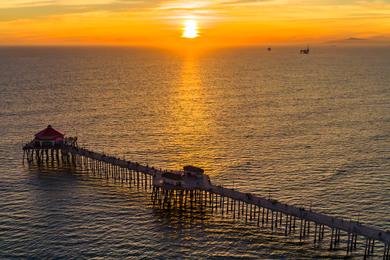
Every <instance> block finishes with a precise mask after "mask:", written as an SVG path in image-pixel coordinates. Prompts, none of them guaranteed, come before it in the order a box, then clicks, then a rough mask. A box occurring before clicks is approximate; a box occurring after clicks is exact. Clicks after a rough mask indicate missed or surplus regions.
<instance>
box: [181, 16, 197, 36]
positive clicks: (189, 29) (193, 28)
mask: <svg viewBox="0 0 390 260" xmlns="http://www.w3.org/2000/svg"><path fill="white" fill-rule="evenodd" d="M182 37H183V38H187V39H195V38H197V37H199V32H198V22H197V21H196V20H193V19H191V20H186V21H184V27H183V34H182Z"/></svg>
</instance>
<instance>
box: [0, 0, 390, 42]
mask: <svg viewBox="0 0 390 260" xmlns="http://www.w3.org/2000/svg"><path fill="white" fill-rule="evenodd" d="M0 35H1V37H0V45H137V46H153V47H178V46H189V45H190V46H195V45H197V46H236V45H237V46H240V45H267V44H303V43H329V42H330V43H332V42H342V41H344V42H351V43H352V42H360V43H362V42H377V43H382V44H387V45H388V44H389V43H390V41H389V39H390V0H373V1H369V0H360V1H358V0H344V1H341V0H316V1H309V0H214V1H211V0H209V1H207V0H199V1H183V0H179V1H176V0H168V1H159V0H1V1H0ZM187 36H189V37H187ZM347 39H348V40H347Z"/></svg>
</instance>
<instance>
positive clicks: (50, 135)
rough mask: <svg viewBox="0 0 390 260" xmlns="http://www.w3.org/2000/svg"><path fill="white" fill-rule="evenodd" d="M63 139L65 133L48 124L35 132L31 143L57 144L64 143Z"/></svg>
mask: <svg viewBox="0 0 390 260" xmlns="http://www.w3.org/2000/svg"><path fill="white" fill-rule="evenodd" d="M64 140H65V135H64V134H63V133H61V132H59V131H58V130H56V129H54V128H53V127H52V126H51V125H48V126H47V127H46V128H45V129H43V130H42V131H40V132H38V133H36V134H35V138H34V140H33V143H34V145H37V146H41V147H45V146H57V145H62V144H64Z"/></svg>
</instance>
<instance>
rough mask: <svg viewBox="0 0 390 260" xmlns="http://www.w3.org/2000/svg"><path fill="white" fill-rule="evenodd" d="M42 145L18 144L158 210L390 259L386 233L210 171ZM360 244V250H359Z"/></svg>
mask: <svg viewBox="0 0 390 260" xmlns="http://www.w3.org/2000/svg"><path fill="white" fill-rule="evenodd" d="M72 140H73V141H72V142H64V143H62V144H51V145H47V144H45V145H42V144H37V143H36V142H31V143H29V144H26V145H25V146H24V147H23V152H24V154H23V155H24V156H23V158H24V159H26V160H27V161H28V162H29V163H38V164H45V163H52V164H64V163H65V164H72V165H75V166H77V167H82V168H83V169H85V170H87V171H90V172H92V173H94V174H98V175H99V176H101V177H102V178H113V179H115V180H117V179H118V180H120V181H122V182H128V183H133V184H136V185H138V186H140V187H144V188H145V189H150V190H151V198H152V201H153V205H155V206H156V207H160V208H162V209H169V210H175V209H178V210H185V209H186V208H191V209H192V208H198V209H200V210H204V211H207V212H210V214H220V215H221V216H223V217H228V218H232V219H234V220H239V221H245V223H248V224H253V225H257V226H258V227H261V228H270V229H271V230H274V231H276V232H280V233H282V234H284V235H285V236H288V235H291V236H294V237H298V234H299V240H300V241H309V240H313V243H314V244H315V245H319V244H322V245H323V244H324V243H328V245H329V250H345V252H346V256H347V257H348V256H351V255H353V254H354V255H355V254H356V253H355V251H357V250H358V249H359V248H360V251H361V253H360V255H361V256H362V257H363V258H364V259H367V258H376V259H377V258H381V259H386V260H390V232H388V231H383V230H380V229H377V228H374V227H369V226H366V225H363V224H361V223H358V222H355V221H348V220H343V219H341V218H335V217H332V216H328V215H325V214H321V213H317V212H314V211H311V210H307V209H304V208H300V207H296V206H293V205H287V204H283V203H281V202H278V201H276V200H273V199H270V198H262V197H259V196H255V195H253V194H249V193H242V192H240V191H238V190H234V189H229V188H224V187H222V186H216V185H213V184H212V182H211V180H210V178H209V176H207V175H206V174H201V175H199V176H198V177H191V176H187V175H185V174H184V171H166V170H162V169H156V168H154V167H149V166H147V165H141V164H139V163H136V162H131V161H128V160H125V159H120V158H117V157H115V156H109V155H105V154H103V153H97V152H93V151H90V150H88V149H86V148H81V147H79V146H78V145H77V143H76V142H74V139H72ZM76 140H77V139H76ZM363 249H364V252H363Z"/></svg>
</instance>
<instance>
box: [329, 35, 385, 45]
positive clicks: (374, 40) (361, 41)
mask: <svg viewBox="0 0 390 260" xmlns="http://www.w3.org/2000/svg"><path fill="white" fill-rule="evenodd" d="M324 44H340V45H390V36H387V35H386V36H375V37H370V38H360V37H349V38H346V39H341V40H333V41H328V42H325V43H324Z"/></svg>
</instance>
